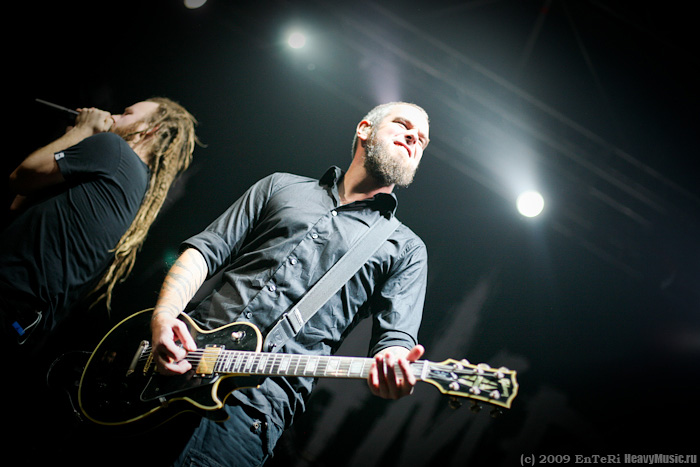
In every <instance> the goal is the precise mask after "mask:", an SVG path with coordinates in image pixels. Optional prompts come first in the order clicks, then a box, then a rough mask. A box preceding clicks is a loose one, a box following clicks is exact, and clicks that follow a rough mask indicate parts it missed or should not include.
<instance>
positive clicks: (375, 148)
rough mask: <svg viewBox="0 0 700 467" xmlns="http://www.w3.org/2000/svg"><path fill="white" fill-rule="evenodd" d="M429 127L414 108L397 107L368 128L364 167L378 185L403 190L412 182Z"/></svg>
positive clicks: (421, 114) (423, 117) (424, 146)
mask: <svg viewBox="0 0 700 467" xmlns="http://www.w3.org/2000/svg"><path fill="white" fill-rule="evenodd" d="M429 131H430V127H429V124H428V120H427V118H426V116H425V115H424V114H423V112H421V111H420V110H419V109H417V108H416V107H413V106H411V105H405V104H400V105H397V106H395V107H393V108H392V109H391V111H390V112H389V114H388V115H387V116H386V117H384V118H383V119H382V121H381V122H379V124H378V125H377V126H375V127H373V128H372V129H371V133H370V135H369V136H368V138H367V141H366V143H365V163H364V165H365V168H366V169H367V171H368V172H369V173H370V174H371V175H372V176H373V177H374V178H376V179H377V180H378V181H379V182H380V183H382V185H385V186H389V185H397V186H400V187H407V186H408V185H410V184H411V182H412V181H413V177H414V175H415V173H416V170H417V169H418V165H419V163H420V160H421V158H422V157H423V151H424V150H425V148H426V147H427V146H428V142H429V137H428V136H429Z"/></svg>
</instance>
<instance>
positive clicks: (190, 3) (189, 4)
mask: <svg viewBox="0 0 700 467" xmlns="http://www.w3.org/2000/svg"><path fill="white" fill-rule="evenodd" d="M205 3H207V0H185V7H186V8H189V9H190V10H194V9H197V8H199V7H201V6H202V5H204V4H205Z"/></svg>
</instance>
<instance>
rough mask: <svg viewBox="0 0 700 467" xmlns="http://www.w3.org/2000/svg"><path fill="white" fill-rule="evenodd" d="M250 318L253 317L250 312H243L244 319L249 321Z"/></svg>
mask: <svg viewBox="0 0 700 467" xmlns="http://www.w3.org/2000/svg"><path fill="white" fill-rule="evenodd" d="M252 316H253V313H251V312H250V311H246V312H245V317H246V318H248V319H250V318H251V317H252Z"/></svg>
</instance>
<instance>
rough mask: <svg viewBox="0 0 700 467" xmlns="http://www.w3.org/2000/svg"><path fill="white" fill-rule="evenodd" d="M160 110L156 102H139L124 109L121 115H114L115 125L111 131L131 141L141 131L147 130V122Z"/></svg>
mask: <svg viewBox="0 0 700 467" xmlns="http://www.w3.org/2000/svg"><path fill="white" fill-rule="evenodd" d="M157 109H158V104H157V103H155V102H145V101H144V102H137V103H136V104H134V105H132V106H130V107H127V108H126V109H124V113H123V114H121V115H112V119H113V120H114V125H112V128H111V129H110V131H111V132H112V133H116V134H118V135H119V136H121V137H122V138H124V139H125V140H127V141H129V140H131V139H132V138H133V137H134V135H135V134H136V133H138V132H140V131H143V130H146V129H147V128H148V124H147V123H146V120H148V118H149V117H150V116H151V115H153V113H154V112H155V111H156V110H157Z"/></svg>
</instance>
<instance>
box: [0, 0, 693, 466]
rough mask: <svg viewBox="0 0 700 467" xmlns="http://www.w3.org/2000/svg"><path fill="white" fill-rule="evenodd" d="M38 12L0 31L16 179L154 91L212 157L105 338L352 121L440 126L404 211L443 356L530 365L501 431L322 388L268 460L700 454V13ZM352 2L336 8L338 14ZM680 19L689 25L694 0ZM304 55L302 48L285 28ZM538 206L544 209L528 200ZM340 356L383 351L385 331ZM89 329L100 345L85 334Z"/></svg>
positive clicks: (59, 7) (126, 287) (645, 9)
mask: <svg viewBox="0 0 700 467" xmlns="http://www.w3.org/2000/svg"><path fill="white" fill-rule="evenodd" d="M255 5H256V6H255V7H244V6H242V5H237V2H232V1H231V2H229V1H222V0H218V1H217V0H209V2H208V3H207V4H206V5H205V6H204V7H202V8H200V9H198V10H188V9H186V8H185V7H184V6H183V5H182V3H181V2H180V1H175V0H172V1H167V2H166V1H143V2H131V1H120V2H110V3H102V2H85V3H84V4H81V3H75V2H68V3H67V4H63V3H60V4H59V3H53V2H52V3H49V4H46V3H38V2H24V3H23V5H22V6H21V7H16V6H15V7H12V8H14V9H15V10H8V13H7V16H6V23H7V24H8V26H9V25H12V26H13V27H12V28H9V29H8V28H5V32H4V35H5V41H4V42H5V51H6V52H5V66H4V74H5V75H6V76H7V78H8V80H7V81H6V84H7V86H6V90H7V95H8V96H9V99H8V102H9V106H8V107H9V108H7V112H6V113H7V117H6V122H7V123H6V125H5V130H6V135H7V137H8V138H7V140H8V141H9V145H8V147H6V153H5V157H3V164H6V167H5V166H4V169H5V170H6V172H8V173H9V170H10V169H11V168H13V167H14V166H15V165H16V164H17V163H19V162H20V161H21V159H22V158H23V157H25V156H26V155H27V154H29V152H31V151H32V150H33V149H35V148H36V147H39V146H41V145H43V144H45V143H48V142H49V141H51V140H52V139H54V138H55V137H56V136H57V135H59V134H60V133H61V132H62V131H64V129H65V126H66V125H67V124H69V123H70V121H69V120H68V119H65V118H64V115H63V114H62V113H61V112H58V111H55V110H53V109H51V108H49V107H45V106H42V105H40V104H37V103H35V101H34V99H35V98H40V99H45V100H48V101H51V102H55V103H57V104H60V105H64V106H67V107H71V108H78V107H83V106H86V107H88V106H94V107H99V108H102V109H105V110H109V111H111V112H114V113H121V111H122V109H123V108H124V107H126V106H128V105H130V104H132V103H133V102H136V101H139V100H142V99H145V98H148V97H151V96H156V95H163V96H167V97H170V98H172V99H175V100H177V101H179V102H180V103H181V104H183V105H184V106H185V107H187V108H188V109H189V110H190V111H191V112H192V113H193V114H194V115H195V116H196V117H197V118H198V120H199V122H200V125H199V127H198V134H199V137H200V139H201V140H202V142H203V143H205V144H206V148H203V147H200V148H198V149H197V150H196V151H195V160H194V163H193V165H192V168H191V169H190V170H189V171H188V172H187V173H186V175H185V176H184V177H183V178H182V179H181V181H180V182H179V183H178V184H177V185H176V186H175V187H174V189H173V190H172V192H171V196H170V198H169V200H168V203H167V205H166V207H165V209H164V211H163V212H162V214H161V216H160V217H159V219H158V220H157V221H156V223H155V224H154V226H153V228H152V230H151V233H150V234H149V238H148V240H147V242H146V244H145V246H144V248H143V250H142V252H141V254H140V257H139V258H138V260H137V264H136V267H135V269H134V271H133V273H132V275H131V277H130V278H129V280H128V281H126V282H125V283H124V284H123V285H121V286H120V287H119V288H118V289H117V291H116V296H115V299H114V311H113V316H112V317H111V319H112V320H116V319H119V318H121V317H124V316H126V315H129V314H131V313H133V312H135V311H138V310H141V309H143V308H148V307H151V306H153V305H154V303H155V299H156V296H157V293H158V288H159V285H160V282H161V281H162V279H163V276H164V274H165V272H166V270H167V267H168V265H169V264H170V262H171V261H172V260H173V258H174V254H175V251H176V250H177V248H178V245H179V243H180V242H181V241H182V240H184V239H185V238H187V237H188V236H190V235H192V234H194V233H197V232H199V231H200V230H201V229H203V228H204V227H205V226H206V225H207V224H208V223H209V222H211V221H212V220H213V219H214V218H215V217H216V216H217V215H218V214H219V213H221V212H222V211H223V210H224V209H225V208H226V207H228V205H229V204H230V203H231V202H232V201H233V200H235V199H236V198H237V197H238V196H239V195H240V194H241V193H242V192H243V190H245V189H246V188H247V187H248V186H249V185H250V184H251V183H253V182H254V181H256V180H257V179H259V178H261V177H263V176H265V175H267V174H269V173H271V172H275V171H289V172H293V173H298V174H302V175H307V176H312V177H318V176H320V175H321V174H322V173H323V172H324V171H325V169H326V168H327V167H328V166H330V165H339V166H341V167H343V168H345V167H347V165H348V164H349V162H350V157H351V154H350V145H351V140H352V135H353V131H354V128H355V125H356V124H357V122H359V120H360V119H361V118H362V116H363V115H364V113H365V112H366V111H367V110H369V109H370V108H371V107H373V106H374V105H376V104H378V103H381V102H385V101H390V100H399V99H400V100H406V101H411V102H415V103H417V104H420V105H422V106H423V107H424V108H425V109H426V110H427V111H428V113H429V114H430V116H431V139H432V142H431V144H430V146H429V148H428V150H427V152H426V155H425V157H424V159H423V161H422V164H421V168H420V170H419V172H418V175H417V177H416V181H415V182H414V184H413V185H412V186H411V187H410V188H409V189H405V190H404V189H402V190H397V194H398V197H399V217H400V218H401V220H402V221H403V222H404V223H406V224H407V225H409V226H410V227H411V228H412V229H413V230H414V231H415V232H416V233H418V234H419V235H420V236H421V237H422V238H423V239H424V241H425V242H426V244H427V245H428V248H429V254H430V271H429V288H428V294H427V298H426V304H425V311H424V322H423V326H422V329H421V334H420V338H421V341H422V343H423V344H424V345H425V346H426V348H427V353H426V356H425V358H426V359H429V360H433V361H442V360H444V359H446V358H468V359H469V360H470V361H472V362H487V363H489V364H491V365H492V366H501V365H505V366H508V367H510V368H512V369H514V370H517V371H518V379H519V382H520V392H519V395H518V397H517V398H516V399H515V402H514V404H513V408H512V409H510V410H507V411H506V412H505V413H504V414H503V415H502V416H501V417H499V418H491V417H490V416H489V414H488V412H489V411H488V410H482V411H481V412H480V413H476V414H475V413H472V412H471V411H470V410H469V408H468V407H463V408H461V409H459V410H452V409H449V408H448V407H447V404H446V399H445V398H444V397H443V396H441V395H440V394H439V392H438V391H436V390H435V388H433V387H432V386H430V385H428V384H421V385H420V386H419V387H418V388H417V389H416V393H415V394H414V395H413V397H410V398H406V399H403V400H401V401H398V402H385V401H382V400H378V399H376V398H373V397H371V396H370V395H369V392H368V391H367V390H366V388H365V387H364V383H363V382H358V381H331V380H324V381H321V382H320V383H319V385H318V389H317V391H316V392H315V395H314V397H313V398H312V403H311V405H310V408H309V411H308V412H307V413H306V414H305V415H304V416H302V417H300V418H299V419H298V421H297V423H296V424H295V426H294V427H293V429H291V430H289V431H288V432H287V433H286V435H285V437H284V438H283V439H282V440H281V442H280V444H279V445H278V448H277V452H276V456H275V458H274V459H273V461H272V462H271V464H272V465H278V464H279V465H318V466H323V465H334V466H335V465H349V466H350V465H352V466H354V465H362V466H363V467H364V466H369V465H382V466H384V465H402V466H405V465H411V466H414V465H415V466H423V465H426V466H427V465H438V463H440V464H443V465H455V466H457V465H459V466H461V465H467V464H469V465H487V464H488V465H519V464H520V461H521V456H522V455H529V454H540V455H555V454H569V455H576V454H579V455H586V454H593V455H618V454H621V455H623V456H624V454H642V453H651V454H655V453H661V454H697V452H698V447H697V439H696V438H697V433H698V430H697V417H698V415H700V413H699V412H700V410H699V408H700V403H698V401H697V396H698V389H700V371H699V366H700V365H699V363H698V359H699V358H700V316H699V314H700V313H699V312H700V310H699V309H698V308H699V304H700V264H699V261H700V244H699V243H700V242H698V238H699V237H698V234H699V230H700V197H699V194H700V193H699V190H698V183H697V172H696V167H697V156H698V151H697V142H698V137H697V134H698V133H697V123H698V119H697V104H698V93H697V89H696V83H697V75H696V74H695V73H696V72H695V71H694V70H695V68H696V66H697V62H698V57H697V51H698V49H697V40H696V38H695V33H694V31H695V29H696V26H695V25H694V23H695V20H694V18H693V13H692V11H691V8H692V7H691V6H690V4H678V3H673V4H672V3H668V4H662V3H659V2H651V3H644V2H617V1H614V2H604V1H585V0H581V1H572V0H569V1H563V0H552V1H531V0H493V1H488V0H484V1H477V0H474V1H466V2H458V1H431V2H416V1H404V2H395V1H385V2H376V3H365V2H347V3H345V2H343V3H340V2H337V4H336V2H284V1H270V2H257V3H256V4H255ZM339 5H342V6H339ZM685 5H687V6H685ZM295 25H299V26H303V27H304V28H305V29H306V30H307V31H308V35H309V44H308V46H307V47H306V48H305V49H302V50H291V49H289V48H288V47H287V46H286V44H285V42H284V40H285V34H286V31H287V30H288V29H289V28H290V27H291V26H295ZM532 187H536V188H538V189H539V190H541V191H542V192H543V193H544V195H545V197H546V203H547V204H546V207H545V211H544V213H543V215H542V216H540V217H538V218H535V219H526V218H524V217H521V216H520V215H519V214H518V213H517V211H516V210H515V197H516V195H517V193H518V192H519V191H520V190H521V189H524V188H532ZM361 329H362V330H361V331H359V332H358V333H356V334H355V335H353V337H352V339H351V340H349V341H348V342H347V343H346V345H345V346H344V347H343V349H342V353H344V354H348V355H365V353H366V342H367V334H366V329H364V328H361ZM88 330H89V332H86V333H85V335H88V336H93V335H94V338H96V339H97V338H98V337H99V336H100V335H101V333H102V330H101V329H100V328H96V327H95V326H86V331H88Z"/></svg>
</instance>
